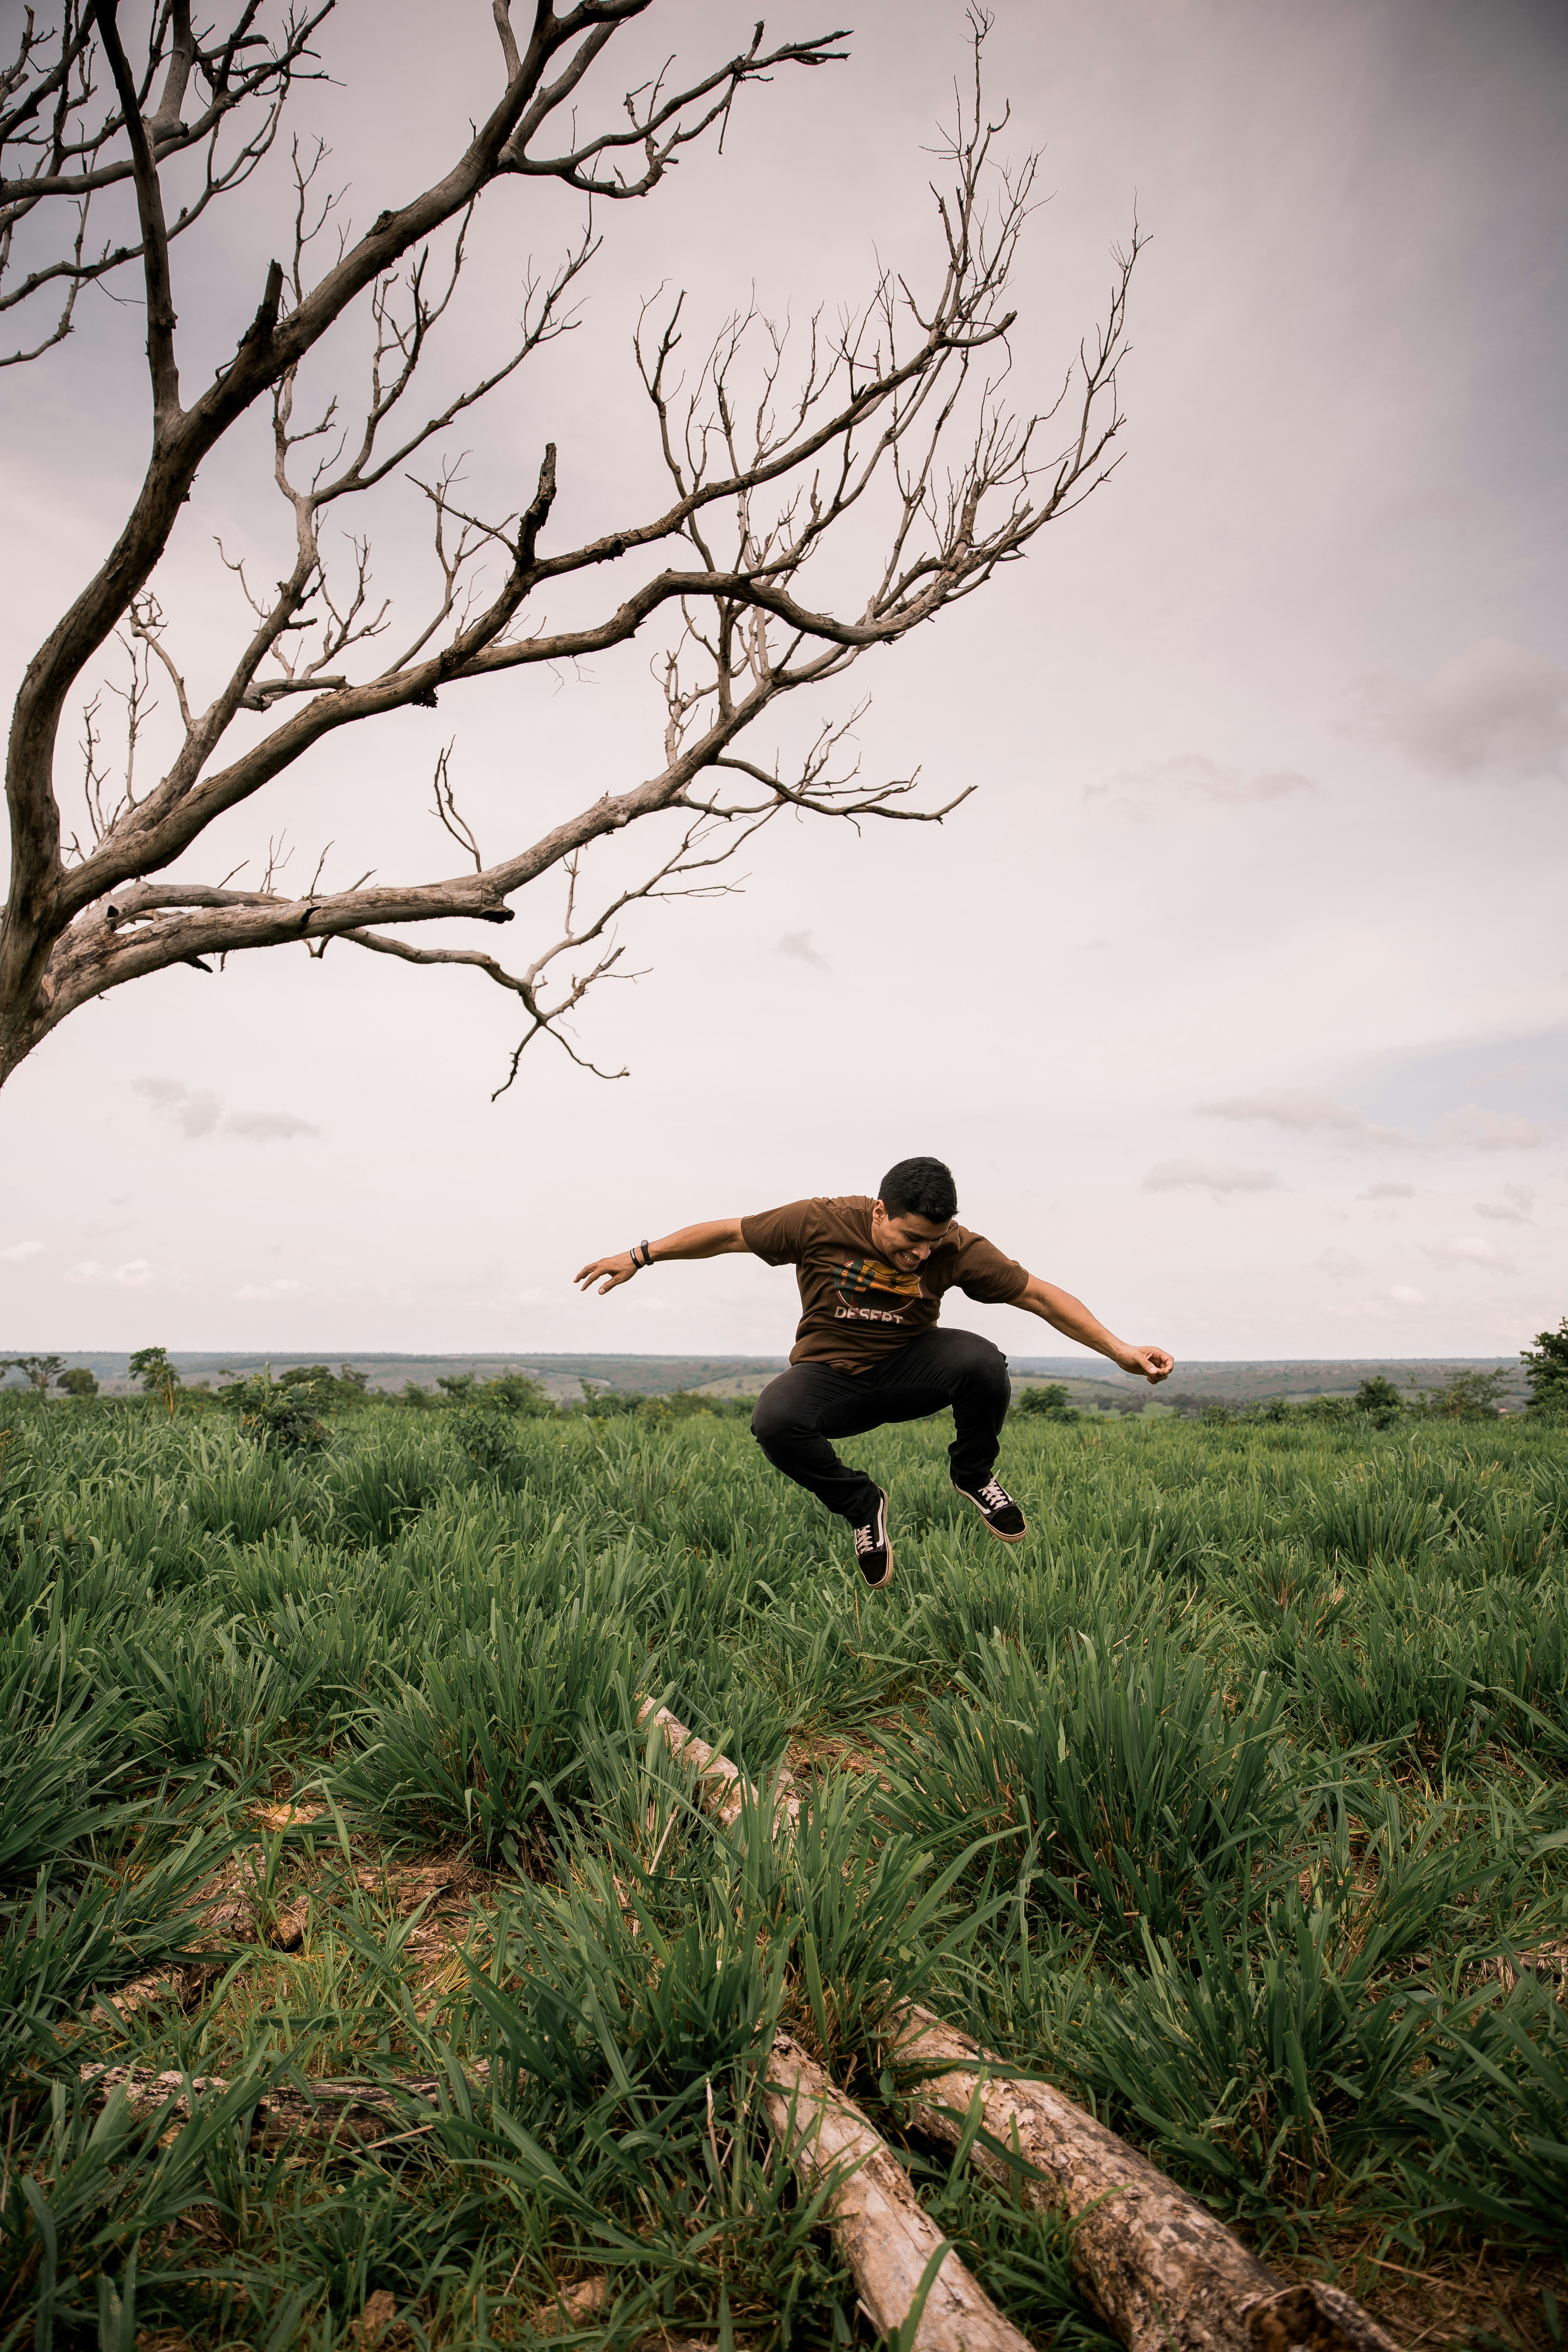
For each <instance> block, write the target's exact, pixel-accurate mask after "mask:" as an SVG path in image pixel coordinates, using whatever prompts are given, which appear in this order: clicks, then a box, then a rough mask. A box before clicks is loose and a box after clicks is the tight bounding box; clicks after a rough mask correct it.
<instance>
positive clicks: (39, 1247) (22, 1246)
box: [0, 1242, 44, 1265]
mask: <svg viewBox="0 0 1568 2352" xmlns="http://www.w3.org/2000/svg"><path fill="white" fill-rule="evenodd" d="M43 1255H44V1244H43V1243H42V1242H13V1243H12V1244H11V1246H10V1248H9V1249H3V1250H0V1263H3V1264H5V1265H30V1264H31V1263H32V1261H33V1259H34V1258H36V1257H42V1256H43Z"/></svg>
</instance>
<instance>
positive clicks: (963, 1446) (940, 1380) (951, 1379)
mask: <svg viewBox="0 0 1568 2352" xmlns="http://www.w3.org/2000/svg"><path fill="white" fill-rule="evenodd" d="M1011 1393H1012V1391H1011V1390H1010V1388H1009V1385H1008V1381H1007V1359H1006V1357H1005V1355H1004V1354H1003V1353H1002V1350H1001V1349H1000V1348H994V1347H993V1346H992V1344H991V1342H990V1340H989V1339H981V1338H980V1337H979V1336H978V1334H977V1333H975V1332H973V1331H928V1332H926V1333H925V1335H924V1337H923V1338H921V1339H913V1340H911V1341H910V1345H909V1346H908V1347H907V1348H900V1349H899V1350H898V1352H897V1354H896V1355H891V1356H884V1357H883V1359H882V1360H881V1361H880V1363H877V1364H871V1365H868V1367H867V1369H866V1370H865V1371H863V1372H839V1371H835V1370H834V1369H833V1366H832V1365H831V1364H792V1365H791V1366H790V1368H789V1370H788V1371H787V1372H781V1373H780V1374H779V1376H778V1378H777V1380H776V1381H769V1382H768V1384H767V1387H766V1388H765V1389H764V1390H763V1392H762V1394H761V1396H760V1397H759V1398H758V1399H757V1406H756V1411H755V1412H753V1413H752V1436H753V1437H754V1438H755V1439H756V1441H757V1444H759V1445H760V1446H761V1447H762V1449H763V1453H764V1454H766V1455H767V1457H768V1460H769V1461H770V1462H771V1463H772V1464H773V1467H774V1469H775V1470H782V1471H783V1472H784V1476H785V1477H786V1478H793V1479H794V1480H795V1484H796V1485H797V1486H804V1487H805V1488H806V1490H807V1491H808V1493H810V1494H813V1495H815V1496H816V1499H817V1501H818V1502H819V1503H825V1504H826V1506H827V1508H828V1509H829V1510H830V1511H837V1514H838V1516H839V1517H840V1518H844V1519H850V1520H854V1521H857V1522H858V1521H860V1520H862V1519H867V1518H869V1517H870V1516H871V1512H872V1509H873V1508H874V1507H875V1504H876V1499H877V1486H876V1481H875V1480H874V1479H871V1478H868V1477H867V1476H866V1475H864V1473H863V1472H861V1471H859V1470H851V1469H849V1468H847V1466H846V1465H845V1464H844V1463H842V1462H840V1460H839V1459H838V1456H837V1454H835V1452H834V1451H833V1448H832V1446H831V1445H830V1444H828V1442H827V1441H828V1439H829V1438H830V1437H859V1436H861V1435H863V1434H864V1433H865V1432H866V1431H867V1430H868V1429H880V1428H881V1427H882V1425H883V1423H885V1422H889V1421H923V1420H924V1418H925V1416H926V1415H927V1413H931V1412H942V1408H943V1406H944V1405H951V1406H952V1421H953V1440H952V1444H951V1445H950V1446H949V1447H948V1450H947V1458H948V1460H949V1462H950V1463H951V1464H952V1475H953V1479H954V1482H955V1483H956V1484H957V1485H959V1486H980V1485H982V1484H983V1483H984V1480H985V1479H987V1478H988V1477H989V1476H990V1475H991V1472H992V1470H993V1468H994V1465H995V1461H996V1452H997V1448H998V1446H999V1445H1000V1444H1001V1442H1002V1423H1003V1421H1004V1420H1005V1417H1006V1412H1007V1403H1008V1399H1009V1397H1010V1395H1011Z"/></svg>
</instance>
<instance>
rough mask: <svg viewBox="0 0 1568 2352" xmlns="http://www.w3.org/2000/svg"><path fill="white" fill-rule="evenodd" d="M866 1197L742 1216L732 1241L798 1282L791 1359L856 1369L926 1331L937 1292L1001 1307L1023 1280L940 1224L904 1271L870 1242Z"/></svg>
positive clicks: (956, 1229)
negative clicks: (932, 1242)
mask: <svg viewBox="0 0 1568 2352" xmlns="http://www.w3.org/2000/svg"><path fill="white" fill-rule="evenodd" d="M875 1206H876V1202H874V1201H871V1200H868V1199H867V1198H866V1197H865V1196H864V1195H863V1194H860V1193H858V1192H855V1193H849V1194H847V1195H846V1196H845V1197H844V1198H843V1199H841V1200H816V1201H791V1202H789V1204H788V1206H787V1207H785V1208H783V1209H764V1210H763V1213H762V1214H761V1215H760V1216H755V1217H742V1220H741V1238H742V1241H743V1242H744V1243H745V1244H746V1247H747V1248H748V1249H749V1250H750V1251H751V1252H752V1255H754V1256H756V1257H760V1258H765V1259H766V1261H767V1263H768V1264H769V1265H793V1266H794V1267H795V1269H796V1279H797V1281H798V1282H799V1284H800V1306H801V1316H800V1328H799V1330H798V1331H797V1332H796V1333H795V1346H794V1347H793V1348H792V1349H791V1350H790V1359H789V1360H790V1362H791V1363H792V1364H831V1365H832V1366H833V1367H834V1369H835V1370H837V1371H840V1372H863V1371H864V1370H866V1368H867V1366H868V1364H875V1363H878V1362H879V1361H880V1360H881V1359H882V1358H883V1357H884V1356H890V1355H892V1354H894V1353H895V1352H896V1350H897V1349H900V1348H907V1347H908V1346H909V1344H910V1340H911V1339H920V1338H921V1334H922V1333H924V1332H926V1331H929V1330H930V1329H931V1327H932V1325H933V1324H934V1323H935V1321H936V1318H937V1317H938V1316H939V1315H940V1314H941V1312H942V1292H943V1291H944V1290H962V1291H963V1295H964V1297H966V1298H975V1299H979V1300H980V1301H981V1302H982V1303H983V1304H984V1305H985V1306H988V1307H1002V1306H1005V1305H1007V1304H1008V1302H1009V1301H1010V1300H1012V1299H1015V1298H1016V1297H1018V1295H1019V1293H1020V1292H1021V1291H1022V1289H1023V1288H1024V1286H1025V1284H1026V1282H1027V1281H1028V1279H1029V1277H1028V1275H1027V1274H1026V1272H1025V1270H1024V1268H1023V1267H1022V1266H1021V1265H1017V1264H1016V1263H1015V1261H1014V1260H1013V1259H1012V1258H1010V1257H1004V1256H1003V1255H1002V1253H1001V1251H1000V1250H999V1249H997V1248H996V1247H995V1246H994V1244H993V1243H991V1242H988V1241H986V1240H985V1239H984V1236H983V1235H982V1234H972V1233H970V1232H968V1231H967V1229H966V1228H965V1227H964V1226H963V1225H953V1226H951V1227H950V1228H949V1231H948V1234H947V1238H946V1239H945V1241H942V1242H939V1243H938V1244H937V1246H936V1248H935V1249H933V1250H932V1252H931V1255H930V1257H928V1258H927V1259H926V1261H925V1264H924V1265H921V1266H917V1267H915V1268H914V1269H913V1271H912V1272H910V1273H909V1274H904V1273H901V1272H900V1269H899V1268H898V1267H897V1266H896V1265H889V1264H888V1263H887V1261H886V1260H885V1259H883V1258H880V1257H879V1256H878V1255H876V1253H875V1250H874V1248H873V1246H872V1242H871V1212H872V1210H873V1208H874V1207H875Z"/></svg>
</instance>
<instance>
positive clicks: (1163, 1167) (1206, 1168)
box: [1143, 1160, 1279, 1200]
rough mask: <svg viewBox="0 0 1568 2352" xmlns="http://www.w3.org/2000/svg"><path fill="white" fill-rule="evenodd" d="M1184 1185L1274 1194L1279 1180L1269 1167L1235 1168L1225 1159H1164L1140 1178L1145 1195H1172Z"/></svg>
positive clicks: (1219, 1191)
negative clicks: (1168, 1193)
mask: <svg viewBox="0 0 1568 2352" xmlns="http://www.w3.org/2000/svg"><path fill="white" fill-rule="evenodd" d="M1184 1185H1193V1186H1194V1187H1196V1188H1197V1189H1198V1190H1199V1191H1201V1192H1212V1193H1213V1194H1214V1195H1215V1199H1216V1200H1217V1199H1218V1198H1219V1196H1220V1195H1221V1194H1222V1193H1225V1192H1278V1191H1279V1177H1278V1176H1276V1175H1275V1173H1274V1171H1273V1170H1272V1169H1271V1168H1237V1167H1235V1166H1233V1165H1232V1163H1231V1162H1230V1161H1229V1160H1162V1161H1161V1162H1160V1164H1159V1166H1158V1167H1157V1168H1151V1169H1150V1171H1149V1173H1148V1174H1147V1176H1145V1177H1144V1179H1143V1190H1144V1191H1145V1192H1176V1191H1178V1190H1179V1189H1180V1188H1181V1187H1183V1186H1184Z"/></svg>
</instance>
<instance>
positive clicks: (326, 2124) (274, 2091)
mask: <svg viewBox="0 0 1568 2352" xmlns="http://www.w3.org/2000/svg"><path fill="white" fill-rule="evenodd" d="M468 2071H469V2083H470V2087H471V2088H476V2089H485V2088H488V2086H489V2078H490V2066H489V2059H488V2058H479V2059H476V2061H475V2062H474V2063H473V2066H472V2067H471V2068H470V2069H469V2070H468ZM80 2074H81V2079H82V2081H83V2082H84V2083H86V2084H89V2086H90V2087H91V2089H92V2090H93V2091H94V2093H95V2094H96V2095H98V2096H99V2097H100V2098H103V2099H108V2098H110V2097H111V2096H112V2095H113V2094H114V2093H115V2092H116V2091H118V2090H123V2092H124V2094H125V2104H126V2105H127V2107H128V2108H129V2109H130V2112H131V2113H132V2116H136V2117H137V2118H138V2119H139V2120H142V2121H147V2120H150V2119H151V2118H152V2117H153V2116H158V2115H163V2114H165V2113H166V2114H167V2115H168V2116H169V2117H170V2118H171V2120H173V2119H174V2118H176V2117H181V2118H183V2117H187V2116H190V2115H192V2114H193V2113H194V2112H195V2110H196V2109H197V2108H198V2107H199V2106H200V2105H201V2103H202V2101H203V2100H204V2099H219V2098H222V2096H223V2095H224V2094H225V2092H226V2091H227V2090H228V2089H230V2087H231V2085H230V2084H228V2083H227V2082H226V2081H225V2080H224V2078H223V2077H222V2076H221V2075H218V2074H183V2073H181V2072H179V2071H178V2070H174V2071H171V2072H169V2073H167V2074H158V2073H157V2072H155V2071H154V2069H153V2068H152V2067H150V2066H90V2065H88V2066H83V2067H82V2068H81V2069H80ZM451 2094H452V2085H451V2084H450V2083H449V2082H447V2078H446V2077H445V2076H444V2075H441V2074H388V2075H383V2076H381V2077H379V2078H376V2077H363V2078H362V2077H360V2076H357V2075H349V2076H340V2077H336V2078H333V2077H322V2078H320V2079H317V2080H315V2081H309V2080H307V2081H302V2082H299V2083H275V2084H272V2085H271V2086H270V2087H269V2088H268V2089H267V2090H264V2091H261V2092H259V2093H258V2096H257V2101H256V2128H257V2129H258V2131H259V2132H261V2133H262V2134H263V2136H264V2137H266V2138H268V2139H270V2140H278V2139H292V2138H294V2137H296V2136H297V2135H300V2134H303V2135H304V2136H306V2137H310V2138H313V2139H343V2138H347V2139H349V2140H351V2141H357V2140H367V2141H369V2142H370V2143H371V2144H372V2145H373V2146H374V2144H375V2142H377V2141H384V2140H385V2139H387V2138H389V2137H401V2136H402V2135H403V2134H405V2133H406V2132H408V2131H409V2130H411V2129H413V2130H424V2129H426V2128H427V2124H428V2122H429V2121H433V2120H434V2117H435V2115H436V2114H438V2113H439V2112H440V2111H441V2109H442V2106H443V2104H444V2102H446V2101H447V2100H449V2099H450V2097H451ZM422 2110H427V2111H429V2113H428V2116H427V2117H426V2118H424V2119H422V2114H421V2111H422Z"/></svg>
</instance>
